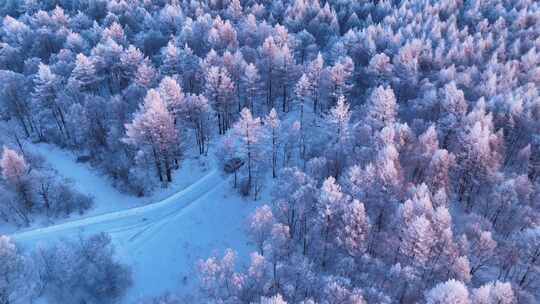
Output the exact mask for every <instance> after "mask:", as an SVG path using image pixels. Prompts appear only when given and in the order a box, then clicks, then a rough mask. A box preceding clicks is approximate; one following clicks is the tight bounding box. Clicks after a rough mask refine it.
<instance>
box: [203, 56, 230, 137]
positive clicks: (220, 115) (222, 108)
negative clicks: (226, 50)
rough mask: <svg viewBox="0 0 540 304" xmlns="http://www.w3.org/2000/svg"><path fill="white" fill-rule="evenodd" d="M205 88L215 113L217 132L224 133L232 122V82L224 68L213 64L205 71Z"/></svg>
mask: <svg viewBox="0 0 540 304" xmlns="http://www.w3.org/2000/svg"><path fill="white" fill-rule="evenodd" d="M205 88H206V93H205V94H206V97H207V98H208V100H209V101H210V102H211V104H212V106H213V108H214V110H215V111H216V113H217V121H218V127H219V134H225V132H226V131H227V130H228V129H229V128H230V126H231V123H232V122H231V116H232V105H233V103H234V99H233V97H234V83H233V82H232V80H231V78H230V76H229V74H228V73H227V71H226V70H225V69H224V68H219V67H215V66H214V67H210V69H209V70H208V71H207V72H206V83H205Z"/></svg>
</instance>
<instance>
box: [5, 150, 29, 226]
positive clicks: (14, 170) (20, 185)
mask: <svg viewBox="0 0 540 304" xmlns="http://www.w3.org/2000/svg"><path fill="white" fill-rule="evenodd" d="M0 168H1V169H2V177H3V178H4V179H5V180H6V181H7V182H8V185H9V186H11V187H13V189H14V190H15V193H16V194H17V197H18V199H19V201H20V202H21V203H19V204H20V205H19V204H17V203H16V202H14V203H10V202H9V201H6V203H8V204H10V208H11V209H13V210H12V211H13V212H15V213H16V214H17V215H19V216H20V217H21V218H22V219H23V220H24V222H25V223H26V224H27V225H28V224H29V218H28V213H30V212H31V211H32V209H33V208H34V205H35V200H34V193H33V189H32V180H31V178H30V175H29V173H30V170H29V165H28V164H27V163H26V161H25V160H24V157H23V156H22V155H19V154H18V153H17V152H16V151H14V150H12V149H10V148H8V147H4V150H3V152H2V158H1V159H0Z"/></svg>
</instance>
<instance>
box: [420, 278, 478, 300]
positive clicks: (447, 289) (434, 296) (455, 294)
mask: <svg viewBox="0 0 540 304" xmlns="http://www.w3.org/2000/svg"><path fill="white" fill-rule="evenodd" d="M426 303H427V304H470V303H471V301H470V299H469V291H468V290H467V287H466V286H465V284H463V283H462V282H460V281H456V280H453V279H452V280H449V281H446V282H443V283H439V284H437V285H436V286H435V287H433V288H432V289H431V290H429V291H428V292H427V293H426Z"/></svg>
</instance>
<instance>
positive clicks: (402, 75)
mask: <svg viewBox="0 0 540 304" xmlns="http://www.w3.org/2000/svg"><path fill="white" fill-rule="evenodd" d="M1 11H2V13H3V15H4V18H3V24H2V28H1V30H0V35H1V38H2V41H1V45H0V49H1V52H0V69H1V70H0V104H1V108H0V109H1V114H2V115H3V117H5V118H6V120H10V122H11V123H13V124H15V125H17V126H18V128H19V129H20V134H21V136H27V137H30V138H32V139H34V140H42V141H48V142H53V143H55V144H58V145H60V146H62V147H66V148H68V149H72V150H75V151H77V152H78V153H80V154H84V155H89V156H90V157H91V159H92V163H93V164H94V165H95V166H98V167H100V168H101V169H103V170H104V171H105V172H107V173H108V174H110V175H111V176H112V177H113V178H114V179H115V180H116V181H117V184H118V185H119V186H122V187H125V188H127V189H129V190H130V191H133V192H136V193H139V194H145V193H147V192H148V191H149V190H150V189H151V187H152V186H153V185H155V184H156V182H157V181H161V182H163V183H168V182H170V181H171V180H172V179H173V171H174V170H175V169H177V168H180V167H181V165H182V157H183V156H184V155H185V154H186V153H188V152H190V153H193V151H195V153H198V154H201V155H206V154H207V153H208V151H209V148H210V147H211V145H213V144H214V145H215V146H216V147H215V150H214V151H215V152H216V154H217V157H218V159H219V160H220V161H221V164H222V165H224V166H227V165H231V164H236V165H238V166H237V167H235V168H234V171H235V176H236V174H237V173H238V174H239V175H240V184H239V189H240V191H241V192H242V193H244V194H246V195H253V197H255V198H257V197H259V194H260V193H261V189H262V187H263V186H264V185H265V183H266V182H267V181H269V180H270V179H271V178H273V179H271V180H272V183H273V184H274V185H273V186H274V188H275V190H274V191H273V193H274V194H273V198H272V202H268V206H266V205H265V206H263V207H260V208H259V209H258V210H257V211H256V212H255V214H254V215H253V217H252V218H251V219H250V222H249V224H248V230H249V234H250V235H251V236H252V239H253V242H254V244H255V245H256V247H257V249H258V252H256V253H253V255H252V256H251V262H250V264H249V265H248V266H246V269H245V270H242V271H240V270H239V269H238V267H236V266H235V258H236V255H235V253H234V251H227V252H226V253H225V255H224V256H223V257H222V258H221V257H211V258H209V259H208V260H205V261H201V263H200V265H199V271H200V277H201V289H202V290H203V291H204V294H205V296H207V297H209V298H210V299H211V301H216V302H224V303H240V302H243V303H249V302H261V303H286V302H288V303H299V302H303V303H364V302H367V303H417V302H420V303H441V304H442V303H445V304H450V303H535V302H538V299H540V294H538V290H539V287H540V286H539V285H540V228H539V224H540V205H539V202H540V135H539V134H540V96H539V90H538V88H539V87H540V15H539V12H540V4H539V2H538V1H534V0H474V1H460V0H449V1H436V0H409V1H347V0H276V1H266V0H211V1H195V0H193V1H187V0H168V1H166V0H158V1H142V0H114V1H112V0H111V1H105V0H50V1H31V0H26V1H5V2H4V4H3V6H2V8H1ZM4 154H5V153H4ZM5 158H6V159H7V160H8V162H9V163H10V164H11V167H10V166H8V168H7V169H4V167H3V171H2V174H3V176H4V179H5V180H6V183H11V184H13V185H12V187H13V189H16V190H15V191H16V193H17V194H18V195H19V196H21V199H20V201H21V202H22V204H23V205H22V206H23V207H24V208H28V206H24V204H28V202H26V200H25V198H24V195H25V194H24V193H26V192H25V190H24V189H25V188H24V187H26V186H25V184H24V182H25V178H24V177H25V175H26V173H25V172H27V165H26V164H25V161H24V158H22V157H20V156H16V154H13V153H8V154H7V156H5ZM2 162H4V161H2ZM19 176H22V177H23V178H19ZM235 186H236V184H235ZM20 208H22V207H19V209H20ZM164 301H166V300H164Z"/></svg>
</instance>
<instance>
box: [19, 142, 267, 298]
mask: <svg viewBox="0 0 540 304" xmlns="http://www.w3.org/2000/svg"><path fill="white" fill-rule="evenodd" d="M46 151H49V150H45V152H46ZM42 154H43V153H42ZM66 156H67V157H66ZM69 156H70V155H69V153H68V154H66V155H64V156H63V157H61V158H60V159H55V157H57V155H56V156H51V155H47V154H45V155H44V157H45V159H46V160H47V161H48V162H49V163H51V165H53V167H55V168H56V169H57V170H58V171H59V172H60V173H61V174H63V175H64V174H65V175H68V176H69V175H73V176H72V177H71V178H72V179H73V180H74V183H75V185H76V186H77V187H78V188H79V189H84V190H85V192H87V193H95V194H98V195H95V197H96V199H97V200H99V201H98V202H96V203H98V204H102V205H103V204H104V203H105V204H107V203H114V200H115V199H117V198H118V194H114V195H112V196H111V201H108V197H109V196H108V195H107V194H103V193H100V191H101V185H102V184H103V183H107V182H106V181H103V180H101V181H100V180H99V178H103V177H100V176H99V175H98V176H97V178H98V180H94V178H95V177H96V176H95V174H96V173H95V172H93V171H92V170H87V169H88V166H86V165H84V164H80V163H76V162H75V161H74V159H72V158H71V157H69ZM62 166H64V167H65V168H62ZM74 167H75V168H74ZM77 167H79V168H77ZM81 167H82V168H81ZM182 174H185V175H194V176H196V174H200V172H191V170H189V169H185V171H184V172H183V173H182ZM181 177H182V176H180V177H179V178H181ZM89 180H90V182H88V181H89ZM108 187H110V186H108ZM107 189H108V188H107ZM109 190H110V191H109ZM109 190H107V191H108V192H114V191H116V190H114V189H109ZM104 200H105V201H104ZM132 206H133V205H132ZM256 206H257V204H254V203H253V202H249V201H245V200H243V199H242V198H241V197H239V196H238V195H237V194H236V192H235V191H233V190H232V189H231V185H230V182H228V179H227V178H225V177H224V176H222V175H221V174H220V173H219V171H218V170H210V171H208V172H206V173H205V174H204V175H203V177H202V178H200V179H198V180H197V181H196V182H194V183H192V184H191V185H190V186H188V187H187V188H185V189H184V190H181V191H179V192H177V193H175V194H173V195H171V196H170V197H168V198H166V199H164V200H161V201H159V202H155V203H152V204H148V205H144V206H140V207H132V208H129V209H124V210H118V211H112V212H107V213H103V214H96V215H94V216H87V217H83V218H79V219H73V220H70V221H67V222H63V223H60V224H57V225H52V226H48V227H43V228H33V229H32V228H29V229H28V230H23V231H18V232H16V233H13V234H11V235H10V236H11V237H12V238H13V239H14V240H15V241H16V242H17V244H18V245H20V246H22V247H23V248H26V249H29V250H30V249H32V248H33V247H34V246H36V245H37V244H39V243H49V242H53V241H57V240H59V239H61V238H76V237H78V236H79V235H82V236H88V235H92V234H95V233H100V232H106V233H109V234H110V235H111V237H112V240H113V242H114V244H115V245H116V249H117V256H118V258H119V259H120V260H121V261H122V262H123V263H126V264H128V265H129V266H130V267H131V268H132V270H133V276H134V286H133V287H132V288H130V289H129V291H128V294H127V295H126V297H125V298H124V299H123V301H122V303H135V302H136V301H137V300H139V299H141V298H144V297H148V296H155V295H159V294H161V293H163V292H166V291H172V292H179V293H180V294H181V295H182V294H183V295H186V294H191V293H192V292H193V291H194V290H196V282H197V281H196V275H195V273H194V270H195V266H196V264H197V261H198V260H199V259H201V258H207V257H208V256H210V255H212V254H214V253H219V254H221V253H223V251H224V250H225V249H226V248H234V249H235V250H237V251H238V254H239V258H240V259H242V260H246V259H247V257H248V253H249V252H250V251H251V250H253V248H252V246H251V245H250V244H249V243H248V240H247V238H246V235H245V233H244V224H245V219H246V218H247V217H248V216H249V214H250V213H251V212H252V211H253V210H254V208H255V207H256ZM190 302H192V303H198V302H197V301H196V300H193V299H192V300H191V301H190Z"/></svg>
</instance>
